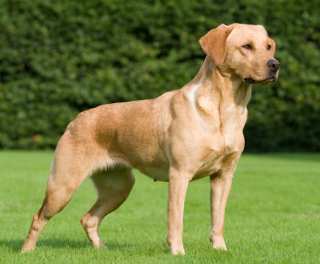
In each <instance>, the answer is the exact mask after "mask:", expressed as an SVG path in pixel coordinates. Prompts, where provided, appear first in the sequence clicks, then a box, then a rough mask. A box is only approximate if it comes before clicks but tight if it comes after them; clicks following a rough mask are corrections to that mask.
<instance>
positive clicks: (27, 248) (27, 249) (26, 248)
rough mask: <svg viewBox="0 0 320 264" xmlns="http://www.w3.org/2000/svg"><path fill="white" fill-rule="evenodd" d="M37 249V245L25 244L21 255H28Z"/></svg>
mask: <svg viewBox="0 0 320 264" xmlns="http://www.w3.org/2000/svg"><path fill="white" fill-rule="evenodd" d="M34 249H35V245H33V244H31V243H25V244H23V246H22V248H21V253H28V252H31V251H33V250H34Z"/></svg>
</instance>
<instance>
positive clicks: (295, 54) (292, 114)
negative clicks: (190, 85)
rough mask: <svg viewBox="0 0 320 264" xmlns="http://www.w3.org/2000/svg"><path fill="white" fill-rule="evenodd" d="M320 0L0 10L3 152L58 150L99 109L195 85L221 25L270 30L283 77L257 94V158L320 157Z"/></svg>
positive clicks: (95, 3)
mask: <svg viewBox="0 0 320 264" xmlns="http://www.w3.org/2000/svg"><path fill="white" fill-rule="evenodd" d="M317 2H318V1H316V0H313V1H308V2H305V1H302V0H292V1H283V0H280V1H267V0H260V1H254V0H239V1H232V0H226V1H210V0H204V1H182V0H166V1H147V0H145V1H124V0H117V1H116V0H90V1H80V0H78V1H75V0H69V1H62V0H59V1H49V0H33V1H23V0H21V1H19V0H10V1H9V0H7V1H5V0H3V1H1V2H0V27H1V35H0V47H1V48H0V120H1V122H0V146H1V147H2V148H28V149H30V148H52V147H54V146H55V144H56V141H57V138H58V137H59V136H60V135H61V133H62V132H63V130H64V129H65V127H66V125H67V123H68V122H69V121H70V120H71V119H72V118H73V117H74V116H75V115H76V113H78V112H79V111H81V110H83V109H87V108H90V107H93V106H96V105H99V104H103V103H109V102H115V101H127V100H134V99H142V98H149V97H155V96H157V95H160V94H161V93H162V92H164V91H166V90H171V89H174V88H178V87H181V86H182V85H183V84H185V83H186V82H188V81H189V80H191V79H192V77H193V76H194V75H195V73H196V72H197V70H198V68H199V66H200V64H201V62H202V60H203V58H204V55H203V53H202V52H201V50H200V48H199V45H198V39H199V37H200V36H202V35H203V34H204V33H206V32H207V31H208V30H209V29H210V28H212V27H214V26H217V25H218V24H220V23H225V24H228V23H232V22H235V21H236V22H242V23H253V24H264V25H265V26H266V28H267V29H268V31H269V32H270V34H271V35H272V36H273V37H274V38H275V39H276V40H277V43H278V58H279V59H280V61H281V78H280V81H279V82H278V83H277V84H275V85H273V86H266V87H256V88H254V94H253V100H252V102H251V103H250V107H249V108H250V111H249V113H250V117H249V122H248V125H247V127H246V130H245V132H246V137H247V149H249V150H253V151H278V150H304V151H317V150H320V136H319V135H320V122H319V117H320V104H319V101H320V72H319V69H320V50H319V45H320V27H319V25H320V17H319V11H320V10H319V5H318V3H317Z"/></svg>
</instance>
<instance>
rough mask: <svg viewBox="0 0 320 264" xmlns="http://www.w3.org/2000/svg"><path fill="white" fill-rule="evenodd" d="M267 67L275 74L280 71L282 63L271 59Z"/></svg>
mask: <svg viewBox="0 0 320 264" xmlns="http://www.w3.org/2000/svg"><path fill="white" fill-rule="evenodd" d="M267 66H268V67H269V69H270V71H272V72H274V73H275V72H277V71H278V70H279V67H280V62H279V61H278V60H276V59H270V60H268V62H267Z"/></svg>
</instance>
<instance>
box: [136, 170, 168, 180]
mask: <svg viewBox="0 0 320 264" xmlns="http://www.w3.org/2000/svg"><path fill="white" fill-rule="evenodd" d="M137 169H138V170H139V171H140V172H142V173H143V174H144V175H146V176H148V177H150V178H152V179H154V180H155V181H163V182H167V181H168V180H169V168H168V167H144V168H137Z"/></svg>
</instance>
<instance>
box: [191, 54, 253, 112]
mask: <svg viewBox="0 0 320 264" xmlns="http://www.w3.org/2000/svg"><path fill="white" fill-rule="evenodd" d="M185 89H186V90H187V94H188V97H189V98H190V99H191V100H193V101H194V103H195V104H196V105H197V108H198V109H199V110H200V111H203V112H205V113H207V114H210V112H211V111H214V109H213V107H214V105H219V107H220V110H219V111H221V109H223V108H228V109H230V106H233V107H234V108H237V109H238V110H241V109H242V110H246V108H247V105H248V103H249V100H250V97H251V87H250V86H249V85H247V84H245V83H244V82H243V80H242V79H241V78H240V77H238V76H237V75H236V74H234V73H233V72H232V71H228V70H224V69H220V68H218V67H217V66H216V65H214V63H213V61H212V60H211V59H210V58H209V57H208V56H207V57H206V59H205V60H204V62H203V64H202V66H201V68H200V70H199V72H198V73H197V75H196V76H195V77H194V79H193V80H192V81H191V82H190V83H188V85H187V86H186V87H185Z"/></svg>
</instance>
